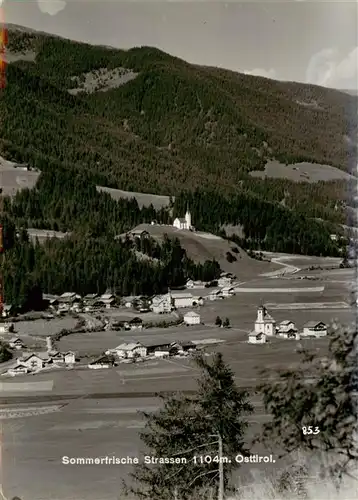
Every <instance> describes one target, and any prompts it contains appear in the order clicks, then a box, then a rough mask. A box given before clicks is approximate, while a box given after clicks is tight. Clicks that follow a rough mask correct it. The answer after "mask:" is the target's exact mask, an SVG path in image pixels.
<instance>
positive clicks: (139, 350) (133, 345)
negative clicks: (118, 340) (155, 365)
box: [106, 342, 147, 359]
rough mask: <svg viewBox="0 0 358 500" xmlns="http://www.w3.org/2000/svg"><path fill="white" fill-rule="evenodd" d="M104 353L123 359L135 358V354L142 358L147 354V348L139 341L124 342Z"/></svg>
mask: <svg viewBox="0 0 358 500" xmlns="http://www.w3.org/2000/svg"><path fill="white" fill-rule="evenodd" d="M106 354H107V355H110V354H112V355H115V356H117V357H118V358H124V359H128V358H135V357H136V356H138V357H141V358H144V357H145V356H146V355H147V348H146V347H145V346H144V345H143V344H141V343H140V342H124V343H123V344H120V345H118V346H117V347H115V348H114V349H109V350H108V351H106Z"/></svg>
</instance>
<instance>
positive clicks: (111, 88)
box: [0, 26, 357, 201]
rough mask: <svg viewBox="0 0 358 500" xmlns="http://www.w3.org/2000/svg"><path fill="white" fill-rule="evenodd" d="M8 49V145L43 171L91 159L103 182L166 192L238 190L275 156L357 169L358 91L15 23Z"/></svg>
mask: <svg viewBox="0 0 358 500" xmlns="http://www.w3.org/2000/svg"><path fill="white" fill-rule="evenodd" d="M7 57H8V59H9V61H11V60H13V61H14V62H12V63H11V64H9V65H8V69H7V80H8V84H7V87H6V89H5V90H4V92H3V94H2V98H1V99H0V113H1V116H2V120H1V125H0V138H1V139H0V154H3V155H4V156H5V157H6V158H8V159H16V160H17V161H26V162H29V163H31V164H32V166H34V167H37V168H39V170H49V169H52V168H56V166H58V165H62V166H67V167H69V168H75V169H81V170H84V169H85V170H86V171H87V172H89V173H90V174H91V175H92V177H93V180H94V181H95V182H96V183H97V184H98V185H103V186H108V187H112V188H118V189H123V190H127V191H136V192H149V193H153V194H160V195H175V194H176V193H177V192H178V190H179V189H180V190H181V189H190V190H191V189H194V188H196V187H199V186H200V187H201V188H206V187H208V188H210V187H211V188H212V187H214V186H215V188H216V189H218V190H219V191H222V192H224V193H230V192H234V191H237V190H239V189H240V188H241V187H242V184H240V183H242V182H243V181H245V180H246V179H248V172H250V171H254V170H263V169H264V166H265V164H266V161H267V160H269V159H273V158H275V159H277V160H280V161H281V162H283V163H285V162H286V163H290V162H291V163H295V162H296V163H297V162H303V161H305V162H313V163H322V164H325V165H331V166H335V167H337V168H339V169H342V170H345V169H346V168H347V165H348V163H349V159H350V158H353V155H354V153H355V151H353V149H354V148H356V146H355V145H354V144H355V141H353V138H354V134H355V133H356V131H357V114H356V113H354V110H355V108H356V103H357V99H356V98H355V97H353V96H349V95H347V94H345V93H342V92H339V91H335V90H330V89H326V88H322V87H317V86H313V85H304V84H298V83H285V82H278V81H273V80H268V79H265V78H261V77H255V76H249V75H244V74H239V73H234V72H231V71H226V70H222V69H217V68H209V67H201V66H197V65H191V64H188V63H186V62H185V61H182V60H180V59H178V58H175V57H172V56H170V55H169V54H165V53H164V52H161V51H160V50H158V49H154V48H151V47H141V48H133V49H131V50H128V51H123V50H117V49H111V48H106V47H98V46H90V45H87V44H81V43H77V42H72V41H69V40H65V39H62V38H59V37H52V36H49V35H46V34H43V33H37V32H34V31H30V30H26V29H25V30H23V29H19V27H11V26H10V27H9V45H8V47H7ZM115 87H117V88H115ZM81 88H82V92H81ZM86 89H87V90H88V92H86ZM106 89H108V90H106ZM347 138H348V139H347ZM347 140H348V142H349V147H348V146H347ZM250 182H251V181H250ZM255 182H256V185H259V184H258V183H260V182H263V181H258V180H256V181H255ZM322 189H323V188H322ZM342 189H343V184H342V183H341V184H340V185H339V186H338V188H337V189H336V191H337V193H338V194H337V198H338V199H340V198H341V197H342ZM277 201H278V200H277Z"/></svg>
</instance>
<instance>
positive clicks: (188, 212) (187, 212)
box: [185, 204, 191, 229]
mask: <svg viewBox="0 0 358 500" xmlns="http://www.w3.org/2000/svg"><path fill="white" fill-rule="evenodd" d="M185 221H186V225H187V229H190V228H191V213H190V211H189V204H187V206H186V214H185Z"/></svg>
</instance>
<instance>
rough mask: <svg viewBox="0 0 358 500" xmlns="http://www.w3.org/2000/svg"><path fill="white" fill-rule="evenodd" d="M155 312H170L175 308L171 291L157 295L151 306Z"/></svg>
mask: <svg viewBox="0 0 358 500" xmlns="http://www.w3.org/2000/svg"><path fill="white" fill-rule="evenodd" d="M149 308H150V310H151V311H152V312H154V313H155V314H163V313H170V312H171V311H172V309H173V304H172V297H171V294H170V293H167V294H166V295H156V296H155V297H153V299H152V303H151V305H150V306H149Z"/></svg>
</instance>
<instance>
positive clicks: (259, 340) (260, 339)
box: [248, 331, 266, 344]
mask: <svg viewBox="0 0 358 500" xmlns="http://www.w3.org/2000/svg"><path fill="white" fill-rule="evenodd" d="M248 342H249V344H265V342H266V335H265V334H264V333H257V332H255V331H254V332H251V333H249V340H248Z"/></svg>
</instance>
